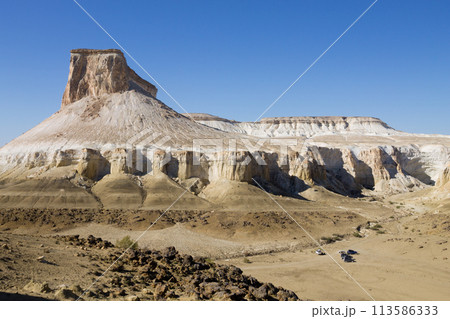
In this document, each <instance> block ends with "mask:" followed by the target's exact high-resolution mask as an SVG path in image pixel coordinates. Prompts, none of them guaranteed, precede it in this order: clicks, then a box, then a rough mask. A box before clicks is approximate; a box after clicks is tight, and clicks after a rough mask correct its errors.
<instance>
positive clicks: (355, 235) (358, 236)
mask: <svg viewBox="0 0 450 319" xmlns="http://www.w3.org/2000/svg"><path fill="white" fill-rule="evenodd" d="M353 237H357V238H362V235H361V234H360V233H358V232H354V233H353Z"/></svg>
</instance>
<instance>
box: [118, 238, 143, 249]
mask: <svg viewBox="0 0 450 319" xmlns="http://www.w3.org/2000/svg"><path fill="white" fill-rule="evenodd" d="M130 246H131V247H130ZM116 247H117V248H123V249H127V248H130V249H133V250H136V249H138V243H135V242H134V240H132V239H131V238H130V236H125V237H124V238H122V239H121V240H117V241H116Z"/></svg>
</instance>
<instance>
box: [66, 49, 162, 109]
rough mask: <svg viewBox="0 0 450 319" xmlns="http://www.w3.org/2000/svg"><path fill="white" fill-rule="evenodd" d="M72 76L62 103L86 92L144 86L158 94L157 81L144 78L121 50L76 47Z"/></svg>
mask: <svg viewBox="0 0 450 319" xmlns="http://www.w3.org/2000/svg"><path fill="white" fill-rule="evenodd" d="M70 52H71V57H70V70H69V79H68V81H67V85H66V89H65V91H64V94H63V98H62V103H61V105H62V107H64V106H65V105H67V104H71V103H73V102H76V101H78V100H80V99H82V98H84V97H86V96H92V97H99V96H101V95H103V94H110V93H121V92H125V91H127V90H132V89H134V90H140V91H143V92H146V93H148V94H150V95H152V96H153V97H156V93H157V89H156V87H155V86H154V85H152V84H150V83H148V82H147V81H145V80H144V79H142V78H140V77H139V76H138V75H137V74H136V73H135V72H134V71H133V70H132V69H130V68H129V67H128V65H127V62H126V60H125V57H124V55H123V53H122V52H121V51H120V50H115V49H109V50H88V49H77V50H72V51H70Z"/></svg>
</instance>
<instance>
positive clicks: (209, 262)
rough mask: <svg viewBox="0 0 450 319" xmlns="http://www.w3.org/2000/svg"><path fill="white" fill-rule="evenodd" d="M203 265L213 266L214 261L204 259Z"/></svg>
mask: <svg viewBox="0 0 450 319" xmlns="http://www.w3.org/2000/svg"><path fill="white" fill-rule="evenodd" d="M205 263H207V264H208V265H212V264H214V261H213V260H212V259H211V258H206V259H205Z"/></svg>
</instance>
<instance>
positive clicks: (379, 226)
mask: <svg viewBox="0 0 450 319" xmlns="http://www.w3.org/2000/svg"><path fill="white" fill-rule="evenodd" d="M380 228H383V226H381V225H380V224H376V225H374V226H372V227H371V228H370V229H372V230H379V229H380Z"/></svg>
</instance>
